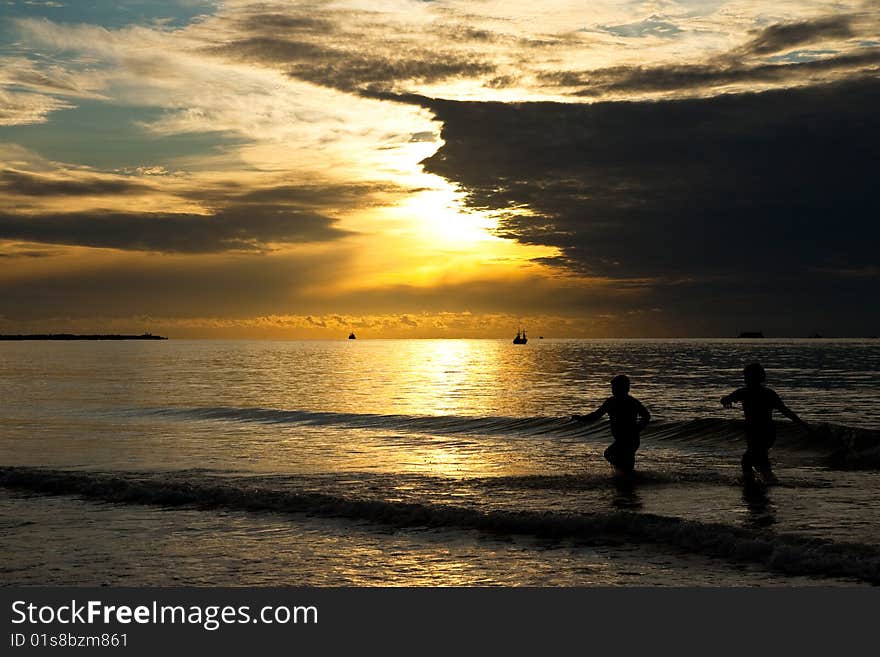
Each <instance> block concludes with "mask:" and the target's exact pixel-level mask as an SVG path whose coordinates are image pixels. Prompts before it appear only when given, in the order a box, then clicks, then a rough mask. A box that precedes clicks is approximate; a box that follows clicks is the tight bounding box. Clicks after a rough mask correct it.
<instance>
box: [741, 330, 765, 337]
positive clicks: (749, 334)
mask: <svg viewBox="0 0 880 657" xmlns="http://www.w3.org/2000/svg"><path fill="white" fill-rule="evenodd" d="M739 337H741V338H763V337H764V332H763V331H743V332H742V333H740V334H739Z"/></svg>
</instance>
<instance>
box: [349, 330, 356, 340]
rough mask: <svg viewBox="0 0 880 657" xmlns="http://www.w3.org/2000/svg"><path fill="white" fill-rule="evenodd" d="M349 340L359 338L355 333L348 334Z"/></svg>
mask: <svg viewBox="0 0 880 657" xmlns="http://www.w3.org/2000/svg"><path fill="white" fill-rule="evenodd" d="M348 339H349V340H357V336H356V335H355V334H354V331H352V332H351V333H349V334H348Z"/></svg>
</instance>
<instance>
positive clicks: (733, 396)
mask: <svg viewBox="0 0 880 657" xmlns="http://www.w3.org/2000/svg"><path fill="white" fill-rule="evenodd" d="M739 394H740V393H739V390H734V391H733V392H732V393H730V394H729V395H724V397H722V398H721V405H722V406H723V407H724V408H731V407H732V406H733V403H734V402H738V401H739Z"/></svg>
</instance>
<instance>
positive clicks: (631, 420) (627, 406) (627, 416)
mask: <svg viewBox="0 0 880 657" xmlns="http://www.w3.org/2000/svg"><path fill="white" fill-rule="evenodd" d="M629 385H630V384H629V377H628V376H626V375H625V374H619V375H617V376H615V377H614V378H613V379H611V396H610V397H609V398H608V399H606V400H605V401H604V402H603V403H602V405H601V406H600V407H599V408H597V409H596V410H595V411H593V412H592V413H588V414H587V415H572V416H571V419H573V420H576V421H578V422H594V421H595V420H598V419H599V418H601V417H602V416H603V415H605V414H606V413H607V414H608V418H609V420H610V421H611V435H612V436H613V437H614V442H613V443H611V445H609V446H608V449H606V450H605V458H606V460H607V461H608V462H609V463H610V464H611V465H612V466H614V469H615V471H616V472H617V473H618V474H631V473H632V471H633V470H634V469H635V465H636V450H638V448H639V434H640V433H641V432H642V429H644V428H645V427H646V426H648V422H650V421H651V414H650V413H649V412H648V409H647V408H645V407H644V405H643V404H642V402H640V401H639V400H638V399H636V398H635V397H631V396H630V394H629Z"/></svg>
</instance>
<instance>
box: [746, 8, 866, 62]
mask: <svg viewBox="0 0 880 657" xmlns="http://www.w3.org/2000/svg"><path fill="white" fill-rule="evenodd" d="M852 36H855V31H854V30H853V16H851V15H837V16H822V17H820V18H816V19H813V20H806V21H796V22H792V23H777V24H775V25H770V26H769V27H765V28H764V29H763V30H761V31H760V32H759V33H758V34H757V35H756V36H755V37H754V38H753V39H752V40H750V41H749V42H747V43H746V44H744V45H743V46H742V48H741V51H742V52H745V53H752V54H756V55H769V54H772V53H775V52H779V51H782V50H788V49H789V48H794V47H795V46H801V45H804V44H808V43H815V42H816V41H825V40H829V39H848V38H849V37H852Z"/></svg>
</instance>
